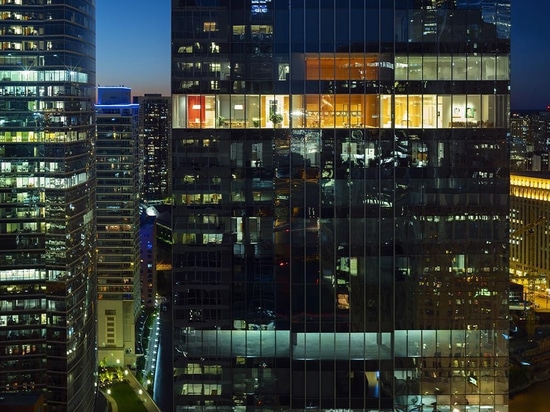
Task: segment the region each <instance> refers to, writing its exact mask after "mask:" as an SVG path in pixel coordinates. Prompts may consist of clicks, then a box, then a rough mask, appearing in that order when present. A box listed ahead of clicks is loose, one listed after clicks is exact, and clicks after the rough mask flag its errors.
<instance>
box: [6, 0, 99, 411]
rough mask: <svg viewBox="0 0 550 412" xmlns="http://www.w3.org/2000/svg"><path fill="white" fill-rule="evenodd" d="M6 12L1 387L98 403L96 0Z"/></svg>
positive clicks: (77, 404)
mask: <svg viewBox="0 0 550 412" xmlns="http://www.w3.org/2000/svg"><path fill="white" fill-rule="evenodd" d="M0 16H1V19H0V33H1V35H2V42H1V47H0V72H1V75H0V244H1V248H2V253H1V254H0V392H2V393H19V392H38V393H42V394H44V400H45V407H46V410H48V411H67V410H69V411H76V410H78V411H90V410H93V406H94V400H95V391H96V387H95V381H96V364H97V359H96V329H95V319H96V306H95V299H96V273H95V226H94V223H95V222H94V221H95V216H94V205H95V168H94V164H93V161H94V156H95V155H94V145H93V143H94V137H95V134H94V133H95V129H94V122H93V115H94V109H93V103H94V100H95V97H94V96H95V2H94V1H86V0H82V1H70V2H68V1H56V2H53V4H52V2H50V1H48V2H46V1H32V2H31V1H21V0H19V1H11V2H2V5H0ZM23 398H25V399H32V396H31V395H29V396H22V397H21V399H23Z"/></svg>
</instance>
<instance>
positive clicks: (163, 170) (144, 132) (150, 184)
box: [134, 94, 172, 203]
mask: <svg viewBox="0 0 550 412" xmlns="http://www.w3.org/2000/svg"><path fill="white" fill-rule="evenodd" d="M134 103H138V104H139V107H140V110H139V133H140V143H141V145H142V150H143V155H142V158H141V161H142V168H143V174H142V182H141V188H140V190H141V198H142V201H143V202H145V203H162V202H167V201H170V196H171V193H172V138H171V136H172V134H171V132H172V129H171V120H170V119H171V99H170V97H169V96H161V95H160V94H145V95H144V96H136V97H134Z"/></svg>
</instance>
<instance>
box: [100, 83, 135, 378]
mask: <svg viewBox="0 0 550 412" xmlns="http://www.w3.org/2000/svg"><path fill="white" fill-rule="evenodd" d="M131 101H132V100H131V89H130V88H127V87H99V89H98V104H97V105H96V106H95V107H96V122H97V143H96V153H97V166H96V167H97V203H96V206H97V251H98V259H97V281H98V288H97V293H98V295H97V297H98V302H97V309H98V321H97V328H98V332H97V334H98V348H99V349H98V357H99V360H100V361H102V362H105V363H106V364H108V365H109V364H110V365H120V366H132V367H133V366H135V362H136V354H135V346H136V345H135V320H136V318H137V315H138V313H139V310H140V307H141V290H140V242H139V229H140V198H139V182H140V179H139V156H138V154H139V138H138V116H139V106H138V105H137V104H133V103H131Z"/></svg>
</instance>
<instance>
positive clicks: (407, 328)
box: [172, 0, 510, 412]
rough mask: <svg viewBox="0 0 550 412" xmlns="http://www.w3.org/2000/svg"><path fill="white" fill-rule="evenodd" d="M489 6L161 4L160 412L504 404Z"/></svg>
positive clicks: (503, 283) (500, 71) (504, 89)
mask: <svg viewBox="0 0 550 412" xmlns="http://www.w3.org/2000/svg"><path fill="white" fill-rule="evenodd" d="M509 7H510V4H509V1H507V0H499V1H489V0H484V1H481V2H480V1H466V0H457V1H449V0H447V1H443V0H432V1H430V0H394V1H391V0H390V1H383V2H380V1H378V0H376V1H370V0H364V1H355V0H350V1H342V2H341V1H338V2H336V1H335V2H332V1H330V2H329V1H323V0H312V1H310V0H298V1H292V2H283V1H281V2H279V1H271V0H250V1H248V0H239V1H237V0H233V1H231V0H218V1H216V0H212V1H199V0H197V1H179V2H176V1H174V2H172V105H173V154H174V155H173V156H174V157H173V162H174V168H173V170H174V176H173V188H174V205H175V207H174V216H173V230H174V246H173V289H174V290H173V317H174V322H173V324H174V330H173V332H174V333H173V339H174V342H173V343H174V351H173V356H174V359H173V367H174V406H175V410H177V411H185V410H198V409H200V410H206V409H208V408H209V407H216V408H217V410H228V411H229V410H241V411H244V410H255V409H262V410H304V409H308V408H312V409H319V410H358V411H359V410H361V411H364V410H373V411H380V410H383V411H393V410H398V411H411V410H422V408H424V410H426V409H427V408H429V410H434V411H435V410H440V411H455V410H459V411H465V410H466V409H468V410H469V411H476V412H479V411H481V410H495V411H496V410H499V411H505V410H507V404H508V395H507V391H508V381H507V373H508V372H507V371H508V347H507V340H506V337H507V333H508V309H507V300H508V289H509V286H508V243H507V214H508V190H509V165H508V154H507V131H508V112H509V91H508V90H509V79H510V77H509V52H510V39H509V33H510V30H509V27H510V22H509ZM422 405H424V406H422Z"/></svg>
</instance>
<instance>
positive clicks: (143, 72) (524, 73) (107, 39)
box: [96, 0, 550, 109]
mask: <svg viewBox="0 0 550 412" xmlns="http://www.w3.org/2000/svg"><path fill="white" fill-rule="evenodd" d="M511 1H512V109H543V108H545V107H546V106H547V105H548V104H550V19H549V16H550V0H511ZM170 6H171V0H155V1H151V0H96V7H97V83H98V84H99V85H102V86H118V85H122V84H123V85H125V86H128V87H131V88H132V90H133V94H134V95H141V94H144V93H162V94H165V95H168V94H169V93H170ZM547 26H548V27H547Z"/></svg>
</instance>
